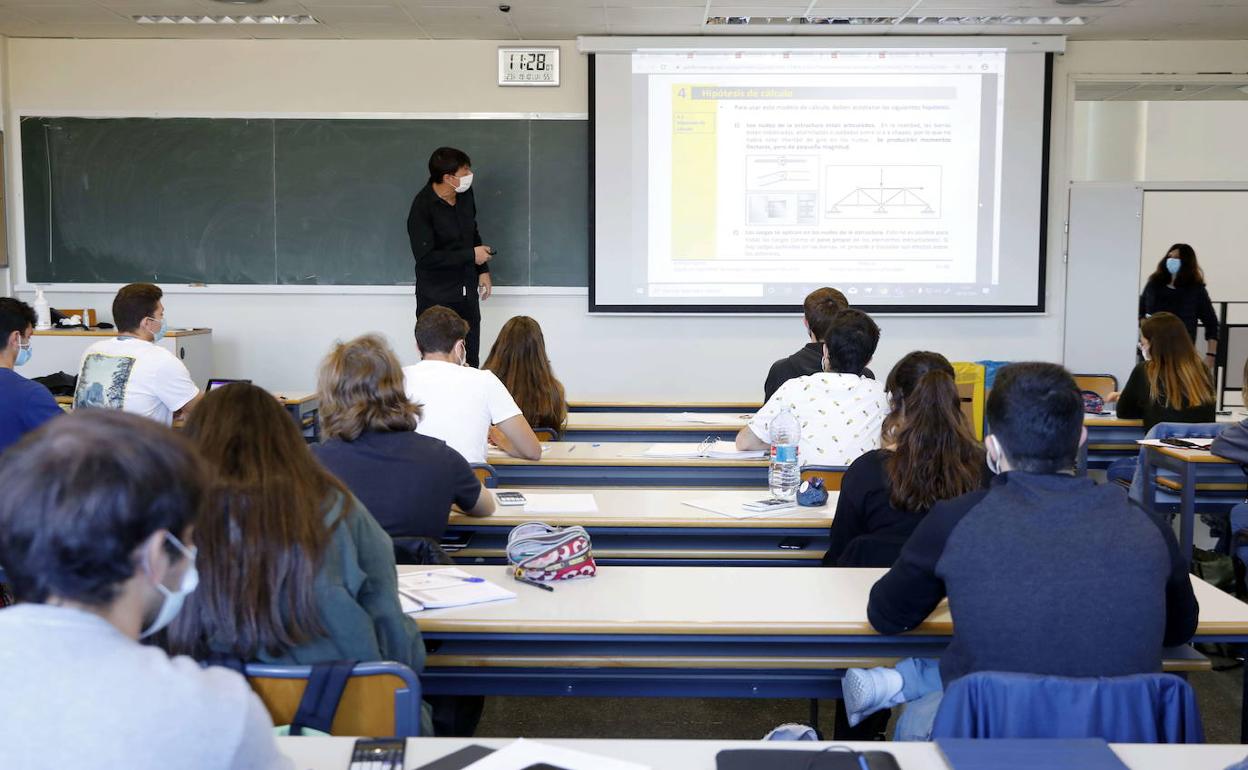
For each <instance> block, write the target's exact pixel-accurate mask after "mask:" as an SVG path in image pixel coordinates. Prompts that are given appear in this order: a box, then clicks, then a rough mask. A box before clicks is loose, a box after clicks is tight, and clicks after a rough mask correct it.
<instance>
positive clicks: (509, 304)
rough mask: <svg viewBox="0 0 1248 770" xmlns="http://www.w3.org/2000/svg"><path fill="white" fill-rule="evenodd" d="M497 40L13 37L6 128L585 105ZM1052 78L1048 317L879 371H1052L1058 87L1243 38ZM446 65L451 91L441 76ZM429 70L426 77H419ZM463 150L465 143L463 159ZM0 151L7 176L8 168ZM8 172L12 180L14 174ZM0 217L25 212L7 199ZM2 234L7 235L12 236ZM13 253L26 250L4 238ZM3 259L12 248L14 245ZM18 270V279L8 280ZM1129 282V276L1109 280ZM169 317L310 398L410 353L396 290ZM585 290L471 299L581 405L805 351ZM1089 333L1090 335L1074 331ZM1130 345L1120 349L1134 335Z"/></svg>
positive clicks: (666, 394) (1235, 62) (934, 327)
mask: <svg viewBox="0 0 1248 770" xmlns="http://www.w3.org/2000/svg"><path fill="white" fill-rule="evenodd" d="M496 45H497V44H496V43H494V42H488V41H480V42H469V43H465V42H461V41H445V42H443V41H437V42H427V41H377V42H371V41H370V42H360V41H280V42H279V41H71V40H13V41H10V46H9V55H8V62H7V63H8V69H9V76H10V77H9V80H10V86H11V87H10V93H9V95H8V96H9V102H10V110H9V112H8V116H9V119H8V123H7V125H8V127H9V133H10V136H12V135H13V129H14V128H15V127H16V121H15V117H14V116H15V115H16V113H17V112H18V111H22V112H27V113H42V114H47V113H52V114H57V113H59V114H89V113H96V114H104V113H111V114H152V113H161V114H205V113H209V114H220V113H247V112H263V113H274V112H441V111H448V112H452V111H453V112H510V111H525V112H585V111H587V109H588V108H587V85H586V65H585V60H584V59H583V58H581V57H580V56H578V55H577V54H576V53H575V50H574V48H573V47H572V45H571V44H565V46H564V49H563V65H564V69H565V73H564V81H563V82H564V85H563V86H561V87H560V88H558V89H549V90H547V89H531V90H530V89H501V88H498V87H496V86H495V85H494V77H495V71H494V67H495V64H494V62H495V57H494V48H495V46H496ZM1067 51H1068V52H1067V54H1066V55H1065V56H1063V57H1059V59H1058V62H1057V65H1056V67H1055V83H1054V95H1053V96H1054V98H1053V126H1054V130H1053V139H1052V144H1051V158H1050V164H1051V170H1052V172H1051V176H1050V188H1049V189H1050V201H1049V204H1050V205H1049V210H1050V217H1049V220H1050V224H1049V233H1048V236H1049V237H1048V243H1049V257H1048V292H1047V294H1048V296H1047V302H1048V311H1047V313H1045V314H1044V315H1042V316H1029V317H1009V318H983V317H956V318H932V317H884V318H881V319H880V321H881V326H882V327H883V338H882V340H881V344H880V350H879V352H878V354H877V356H876V368H877V370H878V371H881V372H883V371H886V370H887V369H888V368H889V367H890V366H891V365H892V363H893V362H894V361H895V360H896V359H897V358H898V357H900V356H901V355H903V354H904V353H905V352H907V351H909V350H912V349H915V348H926V349H932V350H938V351H941V352H943V353H945V354H946V355H948V356H949V357H950V358H952V359H955V360H956V359H961V360H966V359H977V358H993V359H1016V360H1017V359H1026V358H1036V359H1047V360H1054V361H1057V360H1061V356H1062V339H1063V328H1064V321H1063V318H1064V314H1065V307H1064V300H1065V289H1064V286H1065V273H1064V268H1063V265H1062V259H1061V254H1062V249H1063V235H1062V227H1063V212H1064V211H1065V209H1066V204H1065V200H1066V184H1067V181H1068V179H1069V173H1068V166H1069V160H1068V157H1067V152H1066V146H1067V138H1068V132H1069V131H1070V125H1069V124H1070V119H1069V115H1068V111H1067V98H1068V97H1067V92H1068V90H1069V89H1070V88H1071V86H1070V83H1069V80H1070V77H1071V76H1072V74H1074V73H1116V72H1117V73H1121V72H1128V73H1131V72H1156V71H1192V72H1197V71H1228V70H1231V71H1244V70H1248V43H1239V42H1234V43H1200V44H1190V43H1072V44H1070V45H1069V46H1068V48H1067ZM449 71H454V72H455V73H457V74H456V76H455V79H454V80H450V79H448V76H447V75H443V74H442V73H444V72H449ZM424 73H432V74H424ZM467 149H469V151H471V148H467ZM14 150H15V145H12V144H11V145H10V150H9V162H10V166H11V165H12V163H13V162H14V161H15V160H16V157H15V155H14ZM10 173H11V172H10ZM10 200H11V204H10V220H12V217H13V216H14V215H17V214H20V211H18V210H15V208H16V206H17V199H16V197H11V198H10ZM11 241H12V238H11ZM10 245H11V246H12V247H14V248H15V249H20V244H17V243H12V242H11V244H10ZM13 253H14V254H15V255H17V254H19V253H20V251H18V250H14V251H13ZM19 277H20V276H19ZM1121 279H1122V280H1130V281H1134V280H1135V278H1134V276H1133V275H1126V276H1122V277H1121ZM50 299H52V301H53V304H57V303H60V304H64V305H70V306H74V305H82V304H87V305H93V306H95V307H97V308H100V309H105V308H107V306H108V304H109V300H110V297H107V296H94V297H83V296H82V295H80V294H62V295H56V296H53V297H50ZM168 307H169V312H170V316H171V318H173V319H175V322H176V323H178V324H183V325H197V326H211V327H212V328H213V329H214V333H215V339H216V361H217V364H216V367H217V369H218V374H219V376H223V377H230V376H239V377H250V378H252V379H254V380H256V381H257V382H259V383H260V384H263V385H266V386H269V387H273V388H284V389H299V388H308V387H310V386H311V385H312V382H313V376H314V375H313V372H314V368H315V365H316V362H317V360H318V359H319V357H320V356H321V354H322V353H323V352H324V350H325V349H326V347H327V346H328V344H329V343H330V341H332V340H333V339H334V338H337V337H346V336H350V335H354V334H356V333H359V332H363V331H366V330H379V331H382V332H384V333H385V334H387V335H389V336H390V338H391V339H392V340H393V341H395V343H396V346H397V347H398V348H399V349H400V351H401V355H402V357H403V358H404V359H405V360H411V359H412V358H413V357H414V355H415V354H414V352H413V351H412V349H411V347H412V346H411V344H410V342H409V341H410V339H411V333H410V328H411V324H412V320H413V319H412V312H413V310H414V300H412V299H411V298H410V297H406V296H399V295H370V296H361V295H347V296H332V295H274V296H255V295H229V294H224V295H223V294H211V295H188V294H178V295H173V296H170V298H169V300H168ZM585 308H586V298H585V297H584V296H583V295H572V296H539V295H509V296H501V295H500V296H496V297H495V298H494V299H491V300H490V301H489V302H487V303H486V304H485V305H484V306H483V315H484V322H483V337H484V341H485V342H486V343H487V344H488V342H489V341H490V340H492V338H493V336H494V334H495V332H496V331H497V329H498V327H499V326H500V325H501V324H502V322H503V321H505V320H506V318H508V317H509V316H511V315H513V314H515V313H526V314H528V315H532V316H533V317H535V318H537V319H538V321H539V322H541V324H542V326H543V328H544V329H545V331H546V335H547V341H548V345H549V348H550V353H551V357H552V360H553V361H554V364H555V368H556V371H557V372H558V374H559V375H560V377H561V378H562V379H563V380H564V382H565V384H566V385H567V387H568V391H569V393H570V394H571V395H572V396H573V397H575V398H579V399H605V398H619V399H662V398H685V399H696V400H719V399H741V398H759V397H761V383H762V379H763V376H764V375H765V372H766V367H767V365H768V364H769V363H770V362H771V361H772V360H773V359H775V358H777V357H780V356H782V355H785V354H787V353H789V352H791V350H792V349H794V348H795V347H797V345H799V344H800V343H801V342H803V335H804V332H803V330H802V326H801V321H800V319H799V318H797V317H749V318H740V317H728V318H716V317H694V318H656V317H610V316H589V315H588V314H587V313H586V310H585ZM1080 333H1086V329H1085V330H1082V331H1080ZM1126 344H1128V345H1130V344H1132V341H1130V340H1128V341H1127V342H1126Z"/></svg>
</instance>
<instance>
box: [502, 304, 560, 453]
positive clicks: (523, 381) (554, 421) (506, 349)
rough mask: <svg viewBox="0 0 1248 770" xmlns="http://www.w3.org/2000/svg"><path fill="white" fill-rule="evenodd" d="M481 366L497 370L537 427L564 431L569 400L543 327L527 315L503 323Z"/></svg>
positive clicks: (525, 413) (521, 409)
mask: <svg viewBox="0 0 1248 770" xmlns="http://www.w3.org/2000/svg"><path fill="white" fill-rule="evenodd" d="M481 368H482V369H484V370H486V371H489V372H494V374H495V375H497V376H498V379H499V380H500V381H501V382H502V383H503V386H504V387H506V388H507V392H509V393H511V396H512V398H514V399H515V400H516V404H517V405H519V407H520V411H521V412H523V413H524V419H526V420H528V422H529V425H530V426H532V427H534V428H549V429H550V430H553V431H554V432H555V433H556V434H561V433H563V429H564V428H565V427H566V426H567V422H568V401H567V397H566V396H565V395H564V390H563V383H561V382H559V379H558V378H557V377H555V372H554V370H553V369H552V368H551V366H550V358H549V357H547V355H546V339H545V337H543V336H542V327H541V326H539V325H538V323H537V321H534V320H533V319H532V318H529V317H528V316H527V315H518V316H516V317H514V318H511V319H510V320H508V321H507V323H505V324H503V328H502V330H500V331H499V333H498V338H497V339H495V340H494V345H493V347H491V348H490V355H489V356H487V357H486V359H485V363H484V364H482V365H481Z"/></svg>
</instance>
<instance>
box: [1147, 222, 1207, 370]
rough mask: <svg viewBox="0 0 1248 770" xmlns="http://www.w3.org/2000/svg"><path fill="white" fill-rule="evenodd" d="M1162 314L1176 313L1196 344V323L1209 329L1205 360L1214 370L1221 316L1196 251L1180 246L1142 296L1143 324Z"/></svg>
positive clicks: (1159, 265)
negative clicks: (1150, 317)
mask: <svg viewBox="0 0 1248 770" xmlns="http://www.w3.org/2000/svg"><path fill="white" fill-rule="evenodd" d="M1158 313H1173V314H1174V315H1176V316H1178V318H1179V320H1180V321H1182V323H1183V327H1184V328H1185V329H1186V330H1187V336H1188V337H1189V338H1190V339H1191V341H1192V342H1193V343H1194V342H1196V322H1197V321H1199V322H1200V323H1201V324H1202V325H1203V326H1204V327H1205V344H1206V345H1207V351H1208V352H1207V353H1206V354H1205V360H1206V361H1208V362H1209V366H1210V367H1212V366H1213V361H1214V358H1215V356H1216V354H1217V352H1218V314H1217V313H1216V312H1215V311H1214V309H1213V301H1212V300H1210V299H1209V289H1208V288H1206V287H1205V274H1204V271H1202V270H1201V269H1200V264H1199V263H1197V261H1196V250H1195V249H1193V248H1192V247H1191V246H1189V245H1187V244H1186V243H1176V244H1174V245H1173V246H1171V247H1170V250H1169V251H1167V252H1166V256H1164V257H1162V259H1161V261H1160V262H1158V263H1157V269H1156V270H1154V271H1153V274H1152V275H1150V276H1149V277H1148V282H1147V283H1146V284H1144V291H1143V292H1142V293H1141V294H1140V320H1141V321H1142V320H1144V319H1145V318H1148V317H1149V316H1154V315H1157V314H1158Z"/></svg>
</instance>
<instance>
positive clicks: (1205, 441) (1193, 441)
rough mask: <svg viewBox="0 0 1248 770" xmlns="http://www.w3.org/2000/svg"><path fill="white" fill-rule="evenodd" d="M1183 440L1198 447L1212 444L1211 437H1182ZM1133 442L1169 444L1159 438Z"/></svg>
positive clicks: (1147, 444)
mask: <svg viewBox="0 0 1248 770" xmlns="http://www.w3.org/2000/svg"><path fill="white" fill-rule="evenodd" d="M1183 441H1186V442H1187V443H1189V444H1195V445H1196V448H1198V449H1208V448H1209V447H1210V446H1212V445H1213V439H1211V438H1184V439H1183ZM1135 443H1137V444H1142V445H1143V446H1170V444H1167V443H1165V442H1164V441H1162V440H1161V439H1159V438H1142V439H1137V440H1136V442H1135ZM1184 448H1185V447H1175V449H1184Z"/></svg>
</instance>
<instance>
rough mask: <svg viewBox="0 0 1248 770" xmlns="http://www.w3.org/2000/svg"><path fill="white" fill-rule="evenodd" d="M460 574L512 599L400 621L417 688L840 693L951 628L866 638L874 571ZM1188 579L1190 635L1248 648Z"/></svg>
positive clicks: (1244, 621) (933, 646)
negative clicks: (559, 579)
mask: <svg viewBox="0 0 1248 770" xmlns="http://www.w3.org/2000/svg"><path fill="white" fill-rule="evenodd" d="M400 569H406V568H400ZM464 569H465V570H467V571H468V572H470V573H472V574H474V575H478V576H480V577H484V578H487V579H489V580H492V581H495V582H497V583H500V584H502V585H505V586H508V587H509V588H512V589H513V590H514V591H515V592H516V599H515V600H512V601H505V602H495V603H492V604H482V605H476V606H472V607H459V608H455V609H448V610H436V611H432V612H427V613H420V614H418V615H415V616H413V617H414V618H415V620H416V622H417V623H418V624H419V625H420V629H421V632H422V634H423V635H424V637H425V641H426V644H427V646H428V648H429V657H428V661H427V665H426V669H425V672H424V673H423V674H422V675H421V680H422V682H423V684H424V687H425V691H426V692H427V693H431V694H480V695H585V696H663V695H666V696H679V697H760V698H839V697H840V695H841V691H840V675H839V673H838V672H839V671H840V670H843V669H844V668H846V667H851V666H866V665H881V664H886V663H890V662H892V661H895V660H896V659H898V658H902V657H910V656H927V657H932V656H937V655H939V654H940V653H941V651H942V650H943V649H944V647H945V646H946V645H947V644H948V643H949V640H950V637H951V635H952V632H953V623H952V620H951V618H950V615H949V610H948V607H947V605H942V606H941V607H940V608H938V609H937V610H936V611H935V612H934V613H933V614H932V615H931V617H929V618H928V619H927V620H926V621H924V622H923V623H922V624H921V625H920V626H919V627H918V628H917V629H915V630H914V631H913V632H911V633H909V634H904V635H899V636H882V635H880V634H877V633H876V632H875V631H874V630H873V629H872V628H871V626H870V624H869V623H868V621H867V616H866V607H867V598H868V595H869V593H870V590H871V586H872V585H874V583H875V581H876V580H878V579H879V577H880V576H881V575H883V574H884V572H885V570H883V569H833V568H828V569H809V570H801V569H797V570H795V569H788V568H783V567H757V568H754V569H748V570H742V569H736V568H730V567H603V568H602V569H601V570H599V574H598V576H597V577H594V578H591V579H588V580H578V581H571V582H568V583H561V584H559V585H557V586H556V587H555V591H554V592H546V591H541V590H538V589H536V588H531V587H529V586H525V585H521V584H518V583H515V581H513V580H511V578H510V576H509V574H508V572H507V570H506V568H505V567H494V566H482V567H474V566H467V567H464ZM1192 582H1193V585H1194V587H1195V590H1196V596H1197V599H1198V601H1199V602H1200V607H1201V613H1200V624H1199V626H1198V628H1197V632H1196V641H1210V642H1215V641H1217V642H1228V643H1234V644H1242V643H1245V642H1248V605H1245V604H1243V603H1241V602H1239V601H1237V600H1236V599H1235V598H1234V597H1232V596H1230V595H1228V594H1225V593H1222V592H1221V591H1218V590H1217V589H1215V588H1213V587H1212V586H1210V585H1208V584H1207V583H1204V582H1203V581H1201V580H1198V579H1196V578H1193V579H1192ZM1167 657H1168V658H1173V659H1175V660H1176V661H1184V660H1186V661H1190V660H1191V659H1192V655H1191V654H1190V653H1189V652H1184V651H1182V650H1175V651H1170V652H1168V653H1167Z"/></svg>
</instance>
